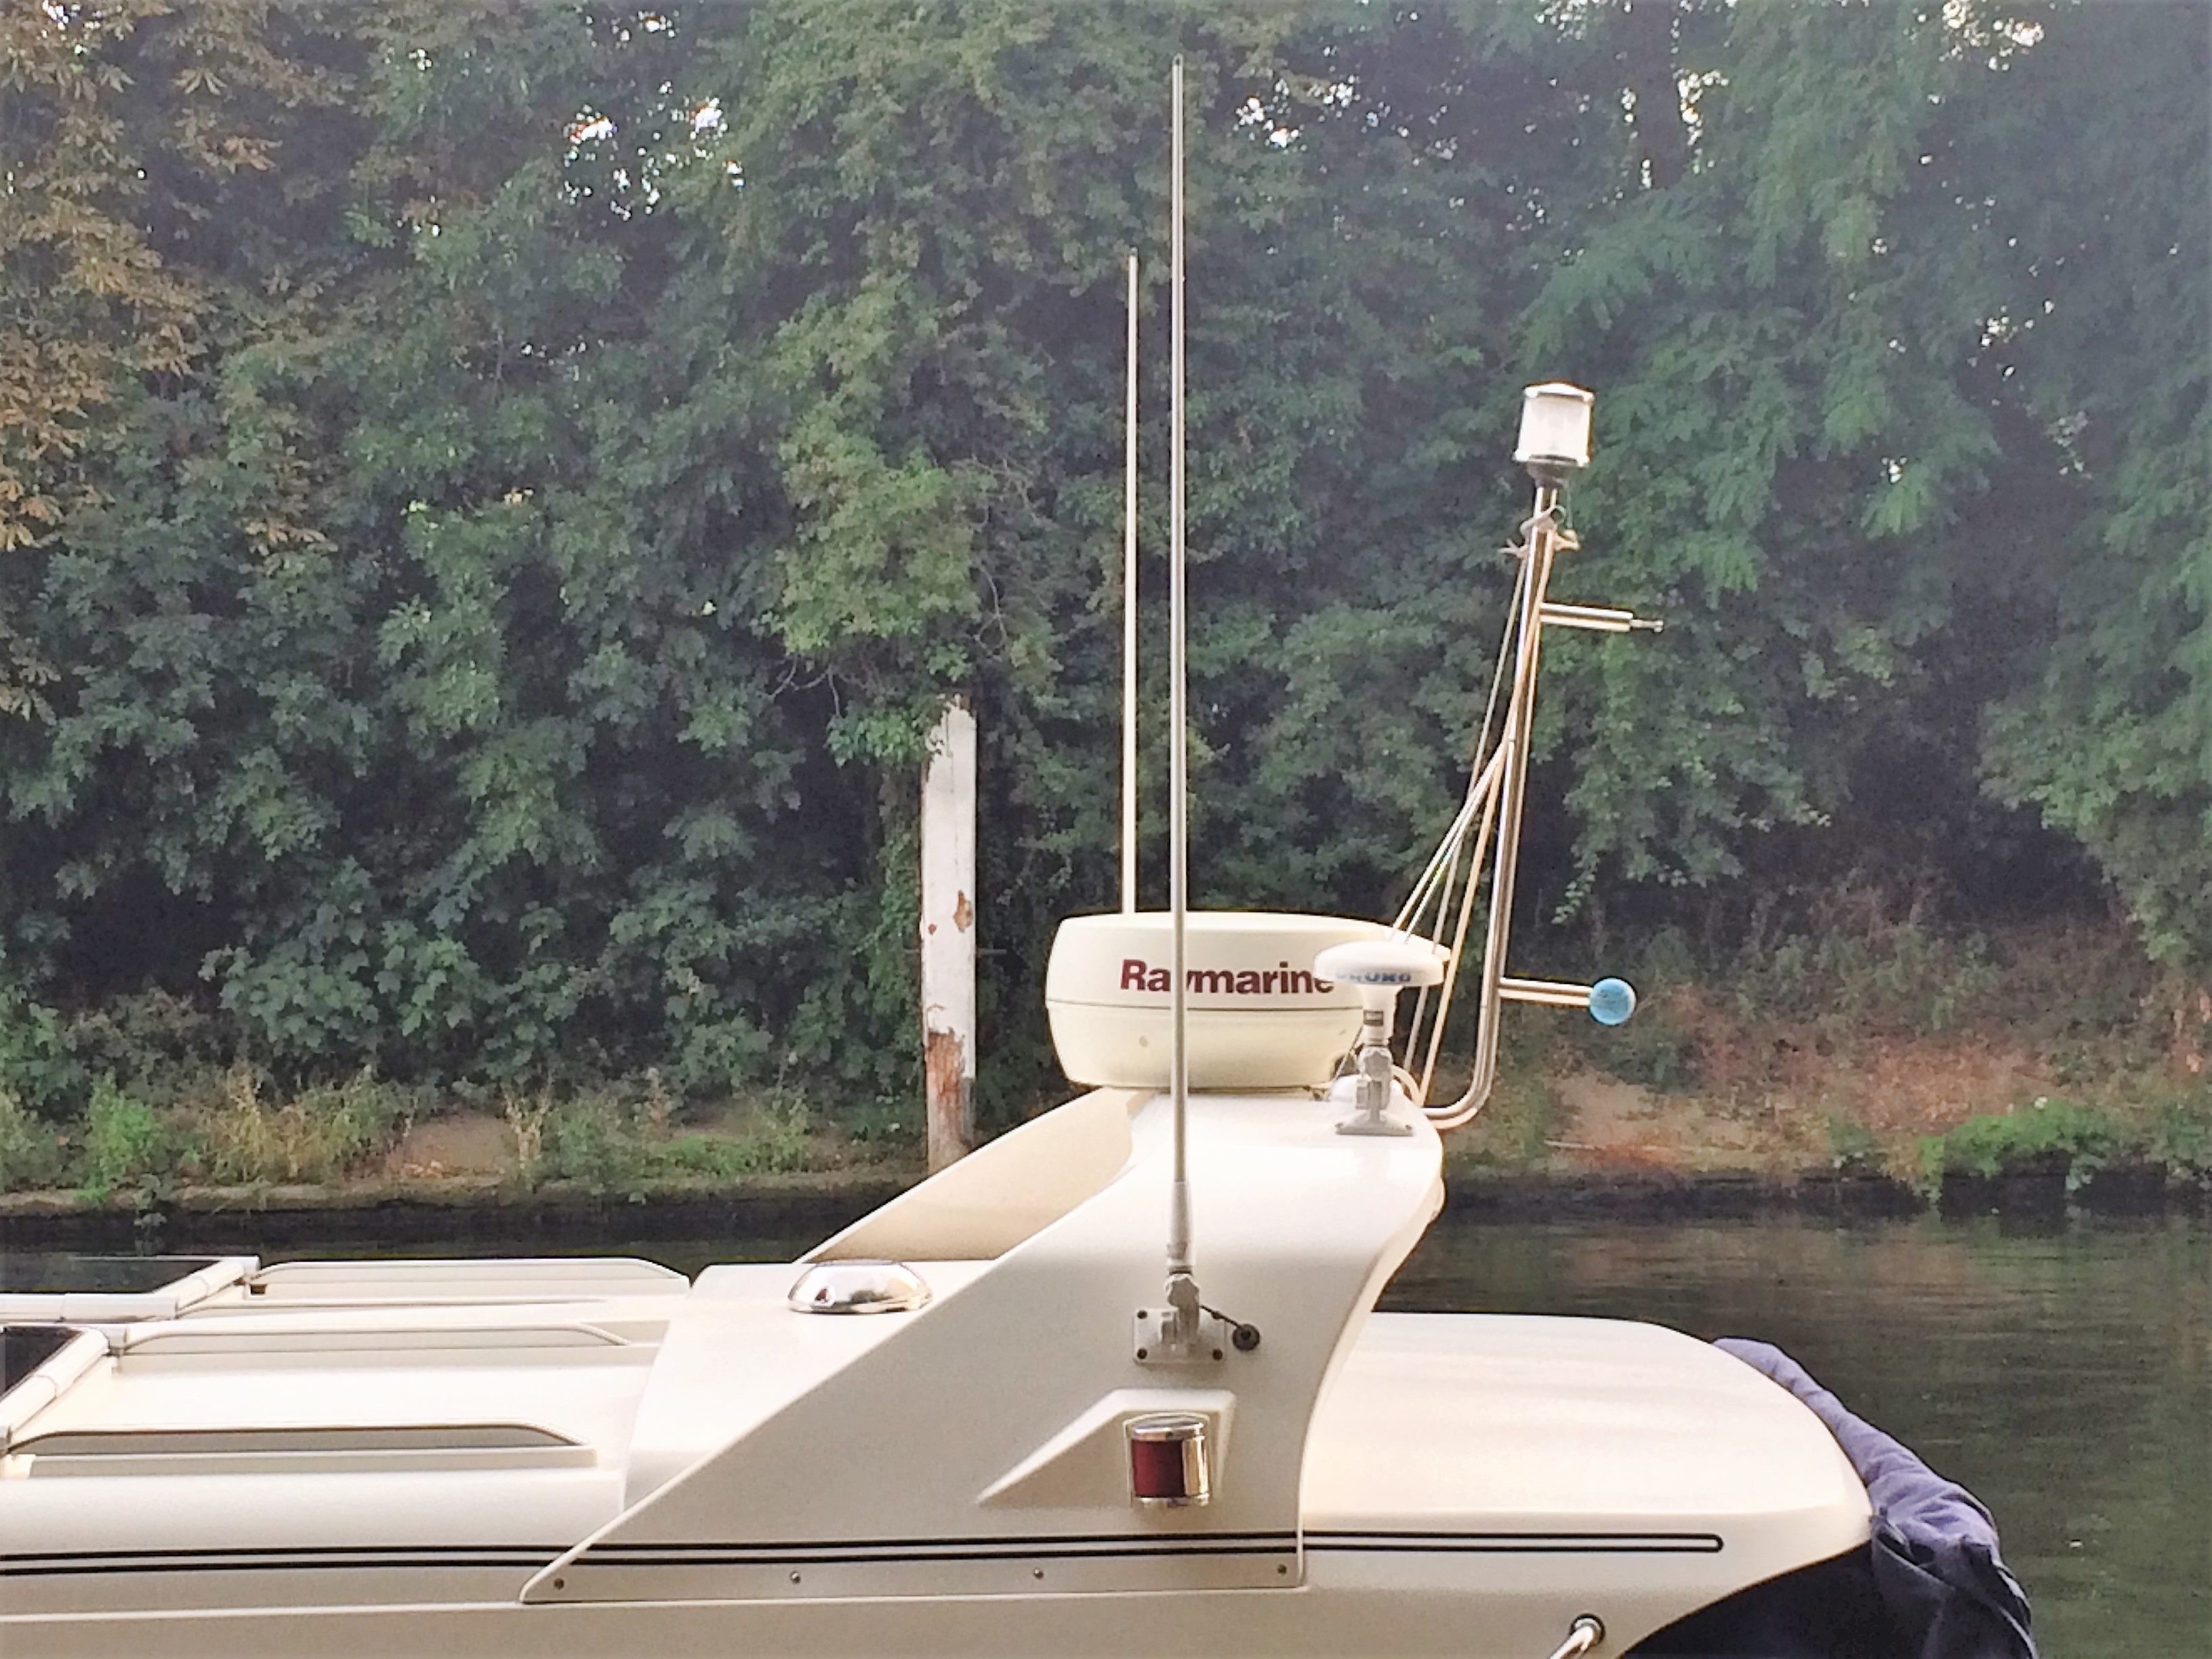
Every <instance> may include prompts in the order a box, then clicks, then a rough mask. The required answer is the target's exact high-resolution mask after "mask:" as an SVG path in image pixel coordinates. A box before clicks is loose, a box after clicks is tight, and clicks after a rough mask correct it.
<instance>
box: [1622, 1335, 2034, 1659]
mask: <svg viewBox="0 0 2212 1659" xmlns="http://www.w3.org/2000/svg"><path fill="white" fill-rule="evenodd" d="M1716 1346H1718V1347H1719V1348H1721V1349H1722V1350H1723V1351H1724V1352H1728V1353H1729V1354H1732V1355H1734V1356H1735V1358H1738V1359H1741V1360H1742V1361H1743V1362H1744V1364H1747V1365H1749V1366H1751V1367H1752V1368H1753V1369H1754V1370H1758V1371H1759V1372H1761V1373H1762V1374H1764V1375H1765V1376H1767V1377H1769V1378H1771V1379H1772V1381H1774V1382H1775V1383H1778V1384H1779V1385H1780V1386H1781V1387H1783V1388H1785V1389H1789V1390H1790V1393H1792V1394H1794V1395H1796V1396H1797V1398H1798V1399H1800V1400H1802V1401H1804V1402H1805V1405H1806V1407H1808V1409H1809V1410H1810V1411H1811V1412H1812V1413H1813V1414H1814V1416H1816V1417H1818V1418H1819V1419H1820V1421H1821V1422H1823V1423H1824V1424H1826V1425H1827V1428H1828V1431H1829V1432H1830V1433H1831V1434H1832V1435H1834V1436H1835V1437H1836V1443H1837V1444H1838V1445H1839V1446H1841V1447H1842V1448H1843V1450H1844V1456H1845V1457H1847V1458H1849V1459H1850V1464H1851V1467H1852V1468H1853V1469H1855V1470H1856V1471H1857V1474H1858V1477H1859V1479H1860V1480H1863V1481H1864V1482H1865V1483H1866V1489H1867V1497H1868V1499H1869V1502H1870V1503H1871V1504H1872V1505H1873V1507H1874V1535H1873V1538H1872V1540H1871V1541H1870V1542H1869V1546H1868V1547H1867V1548H1866V1549H1865V1550H1863V1551H1854V1552H1853V1553H1850V1554H1849V1555H1845V1556H1839V1557H1838V1558H1837V1559H1834V1560H1832V1561H1823V1562H1821V1563H1820V1564H1819V1565H1815V1566H1812V1567H1808V1568H1806V1569H1804V1570H1803V1571H1799V1572H1793V1573H1789V1574H1786V1575H1784V1577H1781V1578H1778V1579H1775V1580H1773V1581H1771V1583H1765V1584H1760V1585H1756V1586H1754V1587H1753V1588H1752V1589H1748V1590H1746V1591H1744V1592H1743V1593H1741V1595H1733V1596H1730V1597H1729V1599H1728V1600H1727V1601H1723V1602H1721V1603H1719V1604H1718V1605H1717V1606H1715V1607H1707V1608H1705V1609H1703V1610H1701V1611H1700V1612H1699V1613H1693V1614H1692V1615H1691V1616H1690V1617H1689V1618H1687V1619H1685V1620H1681V1621H1680V1623H1678V1624H1675V1625H1672V1626H1668V1628H1667V1629H1665V1630H1663V1631H1661V1632H1658V1633H1657V1634H1656V1635H1654V1636H1652V1637H1650V1638H1648V1639H1647V1640H1646V1641H1644V1642H1643V1643H1640V1644H1638V1646H1637V1648H1636V1649H1635V1652H1636V1653H1637V1654H1638V1655H1642V1656H1651V1659H1656V1656H1660V1655H1668V1656H1682V1659H1687V1656H1690V1655H1700V1656H1706V1659H1735V1656H1750V1655H1754V1654H1755V1655H1759V1656H1760V1659H2036V1656H2035V1639H2034V1638H2033V1635H2032V1634H2031V1633H2030V1626H2029V1618H2028V1607H2027V1595H2026V1594H2025V1593H2024V1592H2023V1591H2022V1590H2021V1587H2020V1583H2019V1581H2018V1580H2016V1579H2015V1578H2014V1577H2013V1576H2012V1574H2011V1573H2010V1572H2009V1571H2008V1570H2007V1569H2006V1567H2005V1565H2004V1559H2003V1558H2002V1556H2001V1555H2000V1554H1999V1553H1998V1551H1997V1533H1996V1525H1995V1523H1994V1522H1992V1521H1991V1520H1990V1512H1989V1510H1986V1509H1984V1507H1983V1506H1982V1504H1980V1502H1979V1501H1978V1499H1976V1498H1975V1497H1974V1495H1973V1494H1972V1492H1968V1491H1967V1490H1966V1488H1965V1487H1964V1486H1960V1485H1958V1484H1957V1483H1956V1482H1955V1481H1950V1480H1945V1479H1943V1477H1942V1475H1940V1474H1936V1472H1935V1471H1934V1470H1933V1469H1931V1468H1929V1467H1928V1466H1927V1465H1926V1464H1925V1463H1923V1462H1921V1461H1920V1459H1919V1458H1917V1456H1915V1455H1913V1454H1912V1452H1911V1450H1910V1449H1908V1448H1906V1447H1905V1446H1904V1445H1902V1444H1901V1443H1899V1442H1898V1441H1897V1440H1895V1439H1893V1438H1892V1437H1890V1436H1888V1435H1887V1434H1884V1433H1883V1432H1882V1431H1881V1430H1880V1429H1878V1428H1876V1427H1875V1426H1874V1425H1873V1424H1871V1423H1869V1422H1868V1421H1866V1420H1865V1419H1863V1418H1860V1417H1855V1416H1853V1415H1852V1414H1851V1413H1850V1412H1848V1411H1846V1410H1845V1409H1844V1404H1843V1402H1842V1401H1839V1400H1838V1399H1837V1398H1836V1396H1835V1395H1832V1394H1831V1393H1830V1392H1829V1391H1828V1390H1827V1389H1824V1388H1822V1387H1821V1386H1820V1384H1819V1383H1816V1382H1814V1380H1813V1378H1812V1377H1811V1376H1808V1374H1807V1373H1806V1370H1805V1368H1804V1367H1803V1366H1802V1365H1800V1364H1798V1363H1797V1362H1796V1360H1794V1359H1792V1358H1790V1356H1789V1355H1788V1354H1786V1353H1784V1352H1782V1350H1781V1349H1779V1348H1777V1347H1774V1346H1771V1345H1769V1344H1767V1343H1765V1342H1751V1341H1746V1340H1742V1339H1741V1338H1736V1337H1723V1339H1722V1340H1720V1341H1719V1342H1718V1343H1717V1345H1716Z"/></svg>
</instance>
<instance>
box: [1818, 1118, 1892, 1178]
mask: <svg viewBox="0 0 2212 1659" xmlns="http://www.w3.org/2000/svg"><path fill="white" fill-rule="evenodd" d="M1828 1164H1829V1167H1830V1168H1832V1169H1835V1170H1841V1171H1843V1172H1844V1173H1845V1174H1847V1175H1863V1174H1869V1173H1872V1172H1874V1171H1875V1170H1879V1169H1881V1143H1880V1142H1879V1141H1877V1140H1876V1139H1875V1138H1874V1131H1873V1130H1871V1129H1869V1128H1868V1127H1867V1126H1866V1125H1865V1124H1863V1123H1862V1122H1860V1121H1858V1119H1857V1118H1855V1117H1851V1116H1849V1115H1846V1114H1844V1113H1842V1112H1831V1113H1829V1114H1828Z"/></svg>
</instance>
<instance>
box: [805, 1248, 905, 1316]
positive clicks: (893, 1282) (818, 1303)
mask: <svg viewBox="0 0 2212 1659" xmlns="http://www.w3.org/2000/svg"><path fill="white" fill-rule="evenodd" d="M784 1300H785V1301H787V1302H788V1303H789V1304H791V1305H792V1306H793V1307H794V1308H796V1309H797V1310H799V1312H801V1313H817V1314H818V1313H827V1314H880V1313H912V1312H913V1311H914V1310H915V1309H916V1308H919V1307H921V1305H922V1304H924V1303H926V1302H927V1301H928V1300H929V1286H928V1285H926V1284H924V1283H923V1282H922V1279H921V1274H920V1273H916V1272H915V1270H914V1269H913V1268H911V1267H908V1266H907V1265H906V1263H905V1262H903V1261H817V1262H816V1263H815V1264H814V1265H813V1266H812V1267H809V1268H807V1270H806V1271H805V1273H801V1274H799V1279H798V1282H797V1283H796V1284H794V1285H792V1287H791V1289H790V1291H788V1292H787V1294H786V1295H785V1297H784Z"/></svg>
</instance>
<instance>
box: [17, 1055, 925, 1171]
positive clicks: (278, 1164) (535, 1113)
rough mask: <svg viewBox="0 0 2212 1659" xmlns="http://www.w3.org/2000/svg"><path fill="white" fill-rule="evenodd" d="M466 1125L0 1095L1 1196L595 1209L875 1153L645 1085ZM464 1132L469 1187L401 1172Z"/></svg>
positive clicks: (442, 1108)
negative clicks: (434, 1190) (420, 1131)
mask: <svg viewBox="0 0 2212 1659" xmlns="http://www.w3.org/2000/svg"><path fill="white" fill-rule="evenodd" d="M488 1104H489V1105H490V1106H492V1107H493V1108H494V1109H492V1110H484V1109H478V1108H477V1107H476V1106H474V1105H473V1104H472V1103H465V1102H464V1103H456V1102H453V1101H450V1100H443V1099H439V1098H436V1097H432V1096H430V1095H429V1094H428V1092H427V1091H421V1090H416V1089H410V1088H406V1087H403V1086H400V1085H393V1084H390V1083H386V1082H383V1081H380V1080H379V1079H375V1078H374V1077H371V1076H368V1075H366V1074H364V1075H362V1076H359V1077H356V1078H353V1079H349V1080H347V1081H345V1082H343V1083H339V1084H335V1085H325V1086H318V1087H311V1088H307V1089H305V1090H303V1091H300V1092H298V1093H296V1094H293V1095H291V1096H289V1097H279V1096H278V1095H277V1094H276V1092H275V1091H273V1090H272V1088H271V1086H270V1081H269V1079H267V1078H266V1077H265V1076H264V1075H263V1074H262V1073H259V1072H258V1071H257V1070H256V1069H255V1068H253V1067H251V1066H243V1065H236V1066H230V1067H228V1068H227V1069H225V1070H224V1071H222V1072H221V1073H216V1074H213V1075H210V1076H207V1077H204V1078H201V1079H197V1080H195V1081H192V1082H190V1083H188V1084H186V1085H185V1086H182V1087H180V1088H179V1089H178V1090H177V1091H175V1092H174V1093H173V1094H172V1095H170V1096H169V1097H167V1098H166V1099H164V1098H161V1097H155V1096H150V1095H146V1094H140V1093H137V1092H134V1091H131V1090H129V1089H126V1088H125V1087H124V1086H123V1085H120V1084H118V1082H117V1081H116V1080H115V1079H113V1078H112V1077H106V1076H103V1077H100V1078H99V1079H95V1080H94V1084H93V1085H92V1088H91V1091H90V1095H89V1098H88V1102H87V1103H86V1105H85V1108H84V1109H83V1111H82V1114H81V1115H77V1116H75V1117H73V1118H70V1119H68V1120H65V1121H50V1120H48V1119H46V1118H44V1117H41V1116H40V1115H38V1114H35V1113H33V1112H32V1111H31V1110H30V1109H28V1108H27V1107H26V1106H25V1105H24V1103H23V1102H22V1100H21V1097H20V1096H19V1095H17V1094H15V1093H14V1092H12V1091H9V1090H6V1089H4V1088H0V1192H22V1191H40V1190H64V1191H74V1192H76V1193H77V1194H80V1195H82V1197H84V1198H85V1199H87V1200H90V1201H93V1202H105V1201H106V1200H110V1199H111V1198H113V1197H115V1196H117V1195H118V1194H122V1195H130V1196H132V1197H135V1198H137V1200H139V1201H141V1202H142V1203H143V1202H152V1201H156V1200H159V1199H161V1197H163V1196H164V1195H166V1194H170V1193H172V1192H174V1191H175V1190H177V1189H178V1188H184V1187H229V1186H234V1187H274V1186H295V1185H310V1186H336V1185H340V1184H343V1183H345V1182H378V1181H386V1180H398V1181H404V1180H407V1179H422V1178H430V1179H435V1178H438V1177H440V1176H446V1175H450V1174H457V1173H471V1174H475V1175H478V1176H495V1177H496V1178H497V1180H498V1181H499V1182H501V1183H502V1184H504V1185H507V1186H508V1187H510V1188H519V1189H521V1190H526V1191H528V1190H535V1189H537V1188H543V1187H545V1186H548V1185H550V1184H552V1183H556V1182H560V1183H565V1184H568V1185H570V1186H574V1187H580V1188H583V1189H585V1190H586V1191H589V1192H591V1193H592V1194H599V1195H617V1196H624V1195H634V1196H642V1195H644V1194H647V1193H649V1192H651V1191H653V1190H656V1189H660V1188H680V1187H687V1186H690V1187H696V1186H711V1185H719V1184H726V1183H729V1182H736V1181H740V1180H743V1179H745V1178H747V1177H750V1176H763V1175H780V1174H786V1173H790V1172H793V1171H798V1170H812V1169H823V1168H828V1167H836V1166H841V1165H844V1164H851V1163H853V1162H855V1161H856V1160H857V1159H858V1158H865V1157H866V1155H867V1154H868V1153H870V1152H872V1153H873V1154H874V1155H875V1156H877V1157H880V1156H881V1155H882V1154H883V1152H884V1151H885V1150H886V1148H885V1146H884V1139H883V1137H882V1136H881V1135H880V1134H879V1135H878V1139H877V1141H876V1142H875V1144H874V1146H872V1147H870V1148H866V1149H857V1150H856V1148H855V1146H854V1143H853V1140H852V1139H851V1138H850V1137H847V1136H842V1135H836V1134H829V1133H823V1131H822V1130H821V1129H820V1128H819V1127H818V1126H817V1124H816V1122H815V1121H814V1119H813V1117H812V1115H811V1114H810V1113H809V1112H808V1110H807V1109H806V1108H805V1105H804V1103H801V1102H799V1101H798V1100H796V1099H793V1098H789V1097H771V1098H769V1099H768V1100H766V1101H761V1102H732V1103H723V1104H722V1105H721V1106H720V1108H719V1109H698V1108H696V1107H695V1108H694V1109H690V1110H689V1111H686V1110H684V1109H679V1108H678V1106H677V1105H676V1104H675V1103H671V1101H670V1100H669V1099H668V1097H666V1095H665V1093H664V1092H663V1091H661V1089H660V1088H659V1081H658V1079H657V1078H655V1077H653V1076H652V1075H650V1074H648V1075H647V1077H646V1078H645V1079H640V1080H638V1081H637V1082H636V1083H635V1084H633V1085H628V1086H623V1085H606V1086H603V1087H601V1088H599V1089H596V1090H592V1091H575V1092H570V1093H563V1094H556V1093H554V1092H553V1091H541V1092H539V1093H538V1094H536V1095H532V1096H528V1097H525V1096H521V1095H517V1094H508V1095H507V1096H505V1097H500V1098H498V1099H496V1100H495V1101H493V1102H490V1103H488ZM456 1123H465V1124H466V1125H467V1126H468V1127H473V1128H476V1129H477V1130H480V1131H486V1132H489V1133H488V1134H487V1133H478V1134H477V1135H476V1136H475V1137H473V1138H474V1139H476V1140H477V1141H478V1142H480V1143H481V1142H483V1141H485V1140H487V1139H489V1142H490V1143H491V1145H492V1146H493V1147H494V1148H495V1152H494V1153H493V1163H492V1165H491V1166H490V1167H479V1168H476V1169H473V1170H468V1171H465V1172H464V1171H457V1170H447V1169H445V1168H443V1167H442V1166H440V1165H436V1164H431V1165H429V1166H428V1167H424V1166H422V1165H418V1164H414V1163H411V1162H409V1161H407V1160H406V1157H405V1154H406V1152H407V1148H408V1146H409V1145H410V1139H411V1137H412V1135H413V1133H414V1132H415V1131H416V1128H417V1127H418V1126H421V1127H424V1128H429V1127H433V1126H437V1125H441V1124H444V1125H453V1124H456Z"/></svg>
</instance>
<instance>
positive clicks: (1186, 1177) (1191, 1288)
mask: <svg viewBox="0 0 2212 1659" xmlns="http://www.w3.org/2000/svg"><path fill="white" fill-rule="evenodd" d="M1173 85H1174V96H1175V124H1174V139H1173V143H1172V149H1173V152H1174V154H1173V156H1172V158H1171V166H1172V172H1173V178H1172V182H1171V184H1170V193H1171V196H1172V200H1171V202H1170V215H1171V216H1172V218H1173V221H1174V226H1173V230H1172V232H1171V240H1170V243H1169V270H1168V292H1169V295H1170V301H1171V304H1170V311H1171V313H1172V317H1171V321H1170V334H1171V336H1172V338H1171V341H1170V371H1169V379H1170V399H1171V407H1172V410H1173V415H1172V418H1171V421H1170V450H1169V468H1170V478H1169V487H1168V913H1169V918H1170V924H1169V925H1170V933H1171V934H1172V936H1173V939H1174V947H1173V949H1172V951H1170V962H1171V963H1172V969H1171V974H1172V977H1171V978H1170V981H1169V985H1170V989H1169V993H1168V995H1169V1002H1170V1006H1171V1007H1172V1009H1173V1010H1174V1036H1173V1039H1172V1041H1171V1042H1170V1049H1169V1053H1170V1060H1169V1073H1168V1076H1169V1081H1170V1088H1171V1089H1172V1091H1173V1100H1174V1106H1175V1173H1174V1176H1173V1180H1172V1182H1171V1184H1170V1187H1169V1189H1168V1285H1167V1299H1168V1305H1169V1306H1170V1308H1172V1309H1173V1310H1175V1313H1176V1323H1177V1326H1178V1328H1179V1329H1178V1334H1179V1335H1180V1336H1181V1337H1182V1339H1183V1340H1185V1341H1190V1340H1194V1339H1195V1338H1196V1336H1197V1334H1198V1312H1199V1305H1198V1283H1197V1280H1196V1279H1194V1278H1193V1277H1192V1274H1191V1261H1190V1171H1189V1165H1188V1161H1187V1158H1186V1141H1187V1131H1188V1118H1189V1115H1190V1055H1189V1053H1188V1047H1187V1045H1186V1042H1185V1035H1186V1034H1185V1030H1184V1027H1185V1024H1186V1018H1185V1016H1186V1013H1187V1012H1188V1010H1187V1009H1186V1007H1185V1004H1186V1003H1187V1001H1188V979H1189V969H1188V966H1187V965H1186V963H1185V960H1184V951H1183V945H1184V939H1183V935H1184V932H1185V928H1184V922H1185V921H1186V914H1185V913H1186V912H1187V911H1188V908H1189V904H1190V885H1189V884H1190V811H1189V805H1190V799H1189V791H1190V728H1189V721H1190V715H1189V709H1188V695H1187V691H1186V688H1185V684H1184V679H1185V673H1184V666H1185V665H1184V660H1183V639H1184V614H1183V470H1184V469H1183V395H1182V380H1183V343H1182V334H1183V308H1182V277H1183V264H1182V101H1183V100H1182V58H1181V56H1180V55H1178V56H1177V57H1176V60H1175V75H1174V80H1173Z"/></svg>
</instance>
